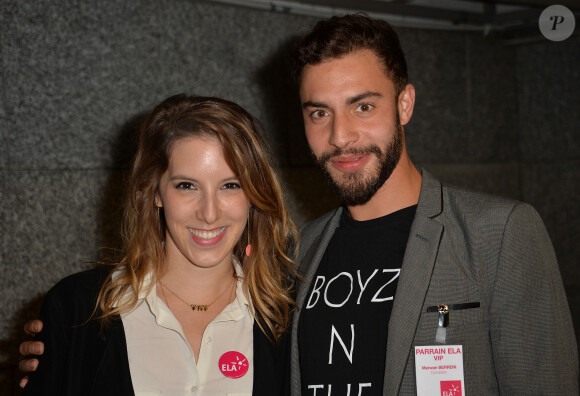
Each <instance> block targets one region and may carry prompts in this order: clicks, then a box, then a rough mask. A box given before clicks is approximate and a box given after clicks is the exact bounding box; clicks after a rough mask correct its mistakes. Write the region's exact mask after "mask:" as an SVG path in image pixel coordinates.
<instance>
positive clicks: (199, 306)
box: [159, 275, 236, 311]
mask: <svg viewBox="0 0 580 396" xmlns="http://www.w3.org/2000/svg"><path fill="white" fill-rule="evenodd" d="M235 280H236V276H235V275H234V278H233V279H232V284H233V283H234V281H235ZM159 284H160V285H161V291H162V292H163V298H165V301H167V296H166V295H165V289H167V290H168V291H169V293H171V294H173V295H174V296H175V297H177V298H178V299H179V300H181V301H182V302H183V303H185V304H187V305H188V306H190V307H191V310H192V311H207V309H208V308H209V306H210V305H212V304H213V303H214V302H216V301H217V300H218V299H219V298H220V297H221V296H223V295H224V294H225V293H226V292H227V291H228V290H229V289H230V286H228V287H226V288H225V289H224V291H223V292H221V293H220V294H219V296H217V297H216V298H215V300H213V301H212V302H210V303H209V304H190V303H188V302H187V301H185V300H184V299H183V298H181V297H179V296H178V295H177V294H175V293H174V292H173V291H172V290H171V289H170V288H168V287H167V286H165V284H164V283H163V282H161V280H159Z"/></svg>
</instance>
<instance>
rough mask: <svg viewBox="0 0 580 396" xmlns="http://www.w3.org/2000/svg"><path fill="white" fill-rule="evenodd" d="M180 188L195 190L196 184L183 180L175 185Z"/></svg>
mask: <svg viewBox="0 0 580 396" xmlns="http://www.w3.org/2000/svg"><path fill="white" fill-rule="evenodd" d="M175 188H177V189H178V190H195V189H196V188H195V185H194V184H193V183H190V182H181V183H179V184H177V186H175Z"/></svg>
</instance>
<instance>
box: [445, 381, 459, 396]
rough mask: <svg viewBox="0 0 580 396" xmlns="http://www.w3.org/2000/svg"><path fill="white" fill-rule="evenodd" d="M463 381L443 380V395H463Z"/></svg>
mask: <svg viewBox="0 0 580 396" xmlns="http://www.w3.org/2000/svg"><path fill="white" fill-rule="evenodd" d="M462 395H463V392H462V391H461V381H441V396H462Z"/></svg>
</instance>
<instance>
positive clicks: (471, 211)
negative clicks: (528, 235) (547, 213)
mask: <svg viewBox="0 0 580 396" xmlns="http://www.w3.org/2000/svg"><path fill="white" fill-rule="evenodd" d="M442 193H443V213H444V214H445V215H446V216H454V217H461V220H462V222H465V223H468V224H469V223H471V224H482V223H486V224H492V223H496V224H497V225H498V226H499V225H502V224H506V223H507V222H509V221H513V219H520V220H521V219H526V220H525V221H529V222H537V221H540V222H541V219H540V216H539V214H538V212H537V211H536V209H535V208H534V207H533V206H532V205H530V204H528V203H525V202H522V201H519V200H517V199H513V198H507V197H502V196H498V195H493V194H488V193H484V192H479V191H473V190H469V189H465V188H461V187H455V186H447V185H445V184H444V185H443V187H442ZM525 221H524V222H525Z"/></svg>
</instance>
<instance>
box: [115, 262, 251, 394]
mask: <svg viewBox="0 0 580 396" xmlns="http://www.w3.org/2000/svg"><path fill="white" fill-rule="evenodd" d="M234 266H235V268H236V274H237V275H238V276H239V277H240V279H239V280H238V283H237V287H236V298H235V300H234V301H233V302H232V303H231V304H230V305H228V306H227V307H226V308H224V310H223V311H222V312H221V313H220V314H219V315H218V316H217V317H216V318H215V319H214V320H213V321H212V322H211V323H210V324H209V325H208V326H207V328H206V330H205V332H204V334H203V338H202V343H201V349H200V351H199V358H198V361H197V363H196V362H195V357H194V354H193V350H192V349H191V347H190V346H189V343H188V342H187V339H186V337H185V333H184V332H183V329H182V328H181V325H180V324H179V321H178V320H177V319H176V318H175V316H174V315H173V313H172V312H171V310H169V308H167V305H165V303H164V302H163V300H161V299H160V298H159V297H158V296H157V293H156V290H155V287H152V288H151V292H150V293H149V295H147V296H145V295H139V299H140V301H139V302H140V304H139V305H138V307H137V308H136V309H135V310H133V311H131V312H129V313H127V314H124V315H122V316H121V318H122V320H123V327H124V328H125V336H126V339H127V352H128V355H129V368H130V371H131V381H132V382H133V388H134V390H135V394H136V396H145V395H147V396H149V395H171V396H177V395H180V396H181V395H203V396H214V395H215V396H217V395H220V396H222V395H238V396H242V395H247V396H249V395H251V394H252V382H253V377H254V375H253V374H254V365H253V360H254V350H253V343H252V341H253V325H254V319H253V316H252V314H251V308H250V305H249V303H248V301H247V300H246V298H245V296H244V293H243V291H242V280H241V277H242V273H241V268H240V266H239V265H238V263H235V264H234ZM150 279H151V278H150V277H149V278H148V279H147V282H146V283H145V285H147V284H148V282H150ZM143 302H144V303H143ZM192 315H203V312H197V311H196V312H195V313H194V312H192ZM230 351H234V352H236V353H234V354H228V355H226V356H225V357H224V358H223V359H222V361H221V365H220V364H219V363H220V358H221V357H222V356H223V355H224V354H226V353H227V352H230ZM227 358H229V359H227ZM244 358H245V359H246V360H245V361H244ZM234 359H235V360H234ZM229 360H234V361H229ZM246 367H247V368H248V371H247V372H246V374H245V375H243V376H242V377H240V378H230V377H236V376H237V375H239V373H241V372H243V371H245V369H246Z"/></svg>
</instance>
